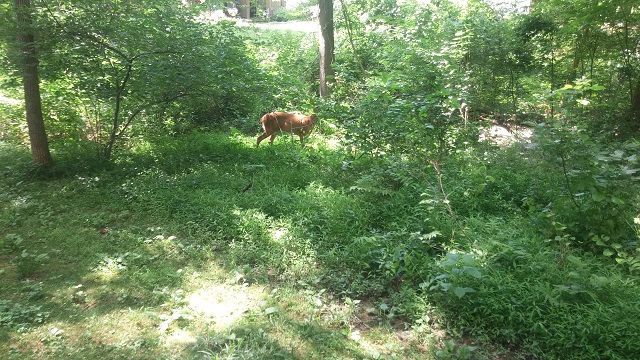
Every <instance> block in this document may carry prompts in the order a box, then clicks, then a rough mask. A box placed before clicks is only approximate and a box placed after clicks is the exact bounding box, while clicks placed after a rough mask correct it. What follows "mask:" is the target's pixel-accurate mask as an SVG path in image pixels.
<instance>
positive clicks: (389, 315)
mask: <svg viewBox="0 0 640 360" xmlns="http://www.w3.org/2000/svg"><path fill="white" fill-rule="evenodd" d="M0 150H1V151H0V162H1V163H2V164H4V167H3V168H2V169H1V171H2V181H1V182H0V203H1V204H2V207H0V215H1V216H0V229H1V231H2V233H1V234H0V239H1V240H0V241H1V242H2V244H1V245H0V249H1V251H0V342H1V344H2V346H1V347H0V357H1V358H6V359H25V358H34V359H35V358H38V359H41V358H72V359H73V358H78V359H80V358H82V359H86V358H149V359H184V358H194V359H199V358H204V359H209V358H210V359H232V358H233V359H236V358H259V359H365V358H372V359H381V358H387V359H394V358H396V359H429V358H432V359H452V358H456V359H458V358H460V359H488V358H529V357H546V358H552V359H553V358H556V359H560V358H563V359H569V358H576V359H577V358H600V357H602V356H604V357H607V358H619V359H625V358H629V359H631V358H634V357H635V356H636V355H637V353H636V352H637V349H636V348H635V340H636V339H637V336H636V335H637V334H638V333H639V328H638V325H637V324H636V322H633V321H629V319H632V318H634V316H635V314H638V311H639V310H638V309H637V306H636V304H637V302H636V300H637V298H638V296H640V290H639V287H638V285H637V277H636V276H635V275H633V274H631V273H629V272H628V271H626V270H625V268H623V267H619V266H615V265H612V263H610V262H608V261H607V259H606V258H603V257H602V256H596V255H597V254H595V253H589V252H585V251H583V250H580V249H579V248H577V247H575V246H573V245H572V244H569V243H567V242H566V240H567V237H566V236H565V237H563V236H559V235H558V236H546V235H544V234H542V235H541V233H540V229H538V228H536V226H539V225H536V224H540V222H541V221H544V218H540V217H539V215H540V214H544V212H538V211H534V210H535V206H534V205H535V203H541V202H544V201H546V200H545V196H552V195H548V193H549V190H548V189H553V184H554V183H556V182H558V181H557V179H558V177H557V174H553V173H552V172H548V171H547V172H544V171H540V169H539V168H538V167H539V166H544V163H543V162H537V161H536V159H535V158H533V155H532V158H531V159H527V161H524V162H523V161H520V160H518V159H519V158H521V157H522V156H521V155H520V154H519V153H517V152H515V151H512V150H506V151H503V152H501V153H499V155H498V153H490V152H483V151H480V150H473V149H469V150H468V152H467V155H464V156H462V157H460V158H459V159H454V158H451V159H449V160H448V162H446V163H443V164H444V165H445V166H446V168H445V169H446V170H447V172H446V173H445V175H446V176H443V177H442V179H443V184H444V187H445V188H446V189H447V191H448V194H449V198H450V199H451V201H450V202H449V203H450V204H451V206H452V208H453V209H454V210H455V214H456V215H457V219H456V220H457V223H456V221H454V220H453V219H452V218H451V216H450V214H448V211H447V207H446V206H443V205H444V204H445V203H444V202H443V201H441V200H442V199H441V198H439V195H438V194H437V186H436V187H434V186H433V185H434V181H437V179H438V178H437V175H436V174H435V173H427V172H426V171H425V170H420V169H418V170H419V171H415V169H414V168H412V167H411V166H407V164H406V163H403V162H402V161H401V160H400V161H389V162H386V163H385V162H383V163H382V164H381V163H380V162H375V161H372V160H370V159H366V158H353V157H351V155H349V154H348V153H347V152H344V151H342V150H341V149H339V148H337V147H336V146H335V143H333V142H331V141H325V140H324V139H322V138H321V137H320V136H318V135H316V136H315V137H314V141H312V143H311V144H310V146H308V147H307V148H305V149H300V148H299V147H291V146H290V143H289V142H288V139H282V138H281V139H278V140H277V141H276V143H275V144H274V145H273V146H264V147H261V148H259V149H256V148H255V146H254V138H252V137H246V136H244V135H242V134H239V133H192V134H189V135H184V136H182V137H179V138H162V139H155V140H154V141H148V142H144V143H139V144H138V145H136V146H135V147H134V148H132V149H131V150H130V151H129V152H127V153H121V154H119V155H118V157H117V160H116V161H115V162H113V163H110V164H97V163H95V162H93V161H91V160H89V158H88V157H87V155H86V154H87V152H86V151H84V152H77V153H75V154H73V153H67V154H58V156H57V158H58V159H59V160H58V164H57V166H56V168H55V169H53V170H52V171H50V172H48V173H46V174H43V173H39V172H37V171H35V170H34V169H31V168H30V167H29V165H27V164H28V163H29V158H28V154H27V153H26V152H25V151H24V150H23V149H17V148H15V147H8V146H5V147H2V148H1V149H0ZM492 151H495V150H492ZM516 151H517V150H516ZM475 153H477V154H481V155H479V156H476V155H473V154H475ZM385 161H387V160H385ZM476 162H481V163H482V166H479V165H478V164H477V163H476ZM443 168H444V167H443ZM449 169H451V170H449ZM533 171H535V172H536V173H538V174H543V175H541V178H538V179H535V181H532V180H530V179H531V178H530V177H529V175H530V174H531V172H533ZM496 179H497V180H496ZM560 179H561V178H560ZM250 182H252V183H253V186H252V187H251V188H250V189H249V190H247V191H246V192H244V193H243V192H241V190H242V189H243V188H245V186H246V185H247V184H248V183H250ZM523 194H524V195H525V196H523ZM523 197H525V198H531V199H535V202H534V201H526V199H525V200H523ZM438 199H440V200H438ZM460 226H461V227H462V228H463V229H464V232H465V234H460V232H461V231H462V230H461V228H460ZM596 339H606V341H605V342H602V341H600V340H596Z"/></svg>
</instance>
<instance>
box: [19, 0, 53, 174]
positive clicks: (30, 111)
mask: <svg viewBox="0 0 640 360" xmlns="http://www.w3.org/2000/svg"><path fill="white" fill-rule="evenodd" d="M15 8H16V20H17V23H18V42H19V43H20V62H21V65H22V79H23V82H24V103H25V109H26V113H27V126H28V128H29V141H30V143H31V157H32V159H33V162H34V163H35V164H37V165H43V166H49V165H52V164H53V159H52V158H51V153H50V151H49V141H48V139H47V132H46V130H45V128H44V120H43V118H42V103H41V100H40V83H39V80H38V58H37V57H36V47H35V36H34V34H33V30H32V28H33V21H32V19H31V4H30V3H29V0H15Z"/></svg>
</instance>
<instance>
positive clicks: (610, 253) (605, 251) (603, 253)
mask: <svg viewBox="0 0 640 360" xmlns="http://www.w3.org/2000/svg"><path fill="white" fill-rule="evenodd" d="M602 255H604V256H611V255H613V251H611V250H610V249H605V250H604V251H603V252H602Z"/></svg>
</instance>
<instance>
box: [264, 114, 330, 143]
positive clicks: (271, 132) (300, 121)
mask: <svg viewBox="0 0 640 360" xmlns="http://www.w3.org/2000/svg"><path fill="white" fill-rule="evenodd" d="M317 121H318V116H317V115H316V114H312V115H311V116H306V115H301V114H290V113H286V112H280V111H276V112H271V113H268V114H264V116H262V118H261V119H260V124H262V129H264V132H263V133H262V135H260V136H258V141H257V144H256V147H257V146H260V142H261V141H262V140H264V139H266V138H267V137H268V136H271V139H269V144H271V143H273V139H275V137H276V132H277V131H279V132H288V133H291V134H295V135H298V136H299V137H300V143H301V144H302V145H303V146H304V137H305V136H306V135H309V134H311V130H313V127H314V126H315V125H316V122H317Z"/></svg>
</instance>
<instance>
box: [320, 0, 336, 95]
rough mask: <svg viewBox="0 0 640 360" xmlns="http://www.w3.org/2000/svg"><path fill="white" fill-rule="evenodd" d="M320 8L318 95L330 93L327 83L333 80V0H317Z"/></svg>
mask: <svg viewBox="0 0 640 360" xmlns="http://www.w3.org/2000/svg"><path fill="white" fill-rule="evenodd" d="M318 6H319V8H320V14H319V20H320V96H321V97H328V96H329V95H330V93H331V89H330V88H329V83H332V82H333V81H334V71H333V61H334V54H333V48H334V41H333V0H319V1H318Z"/></svg>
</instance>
